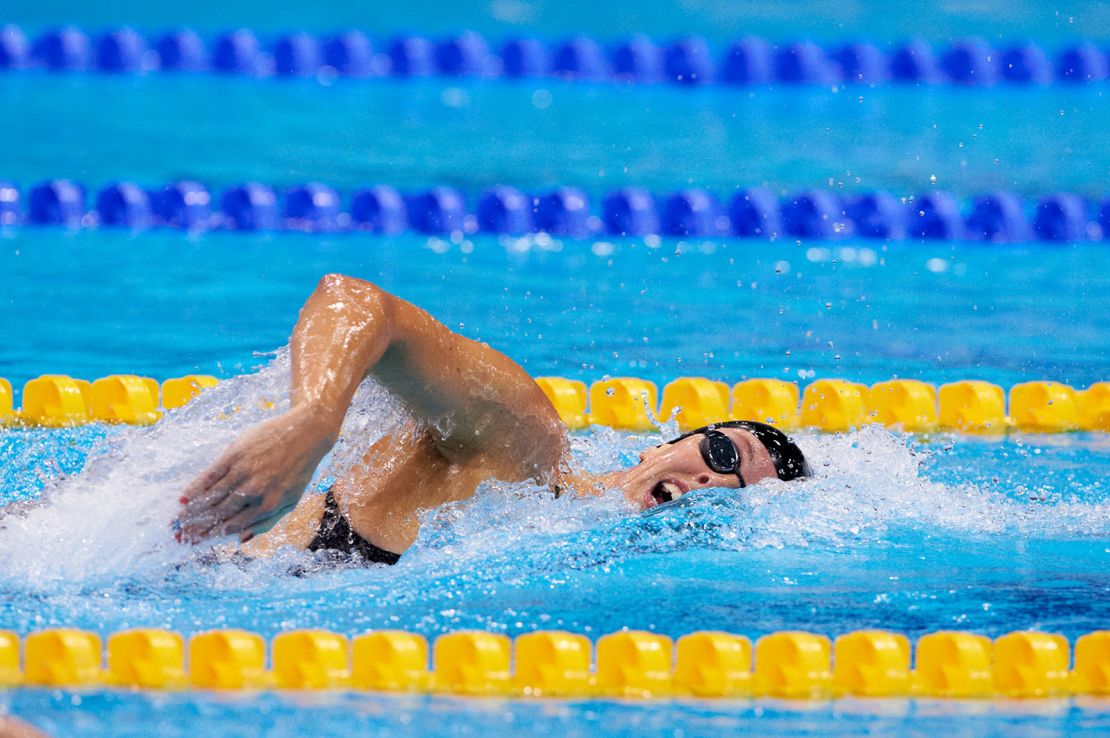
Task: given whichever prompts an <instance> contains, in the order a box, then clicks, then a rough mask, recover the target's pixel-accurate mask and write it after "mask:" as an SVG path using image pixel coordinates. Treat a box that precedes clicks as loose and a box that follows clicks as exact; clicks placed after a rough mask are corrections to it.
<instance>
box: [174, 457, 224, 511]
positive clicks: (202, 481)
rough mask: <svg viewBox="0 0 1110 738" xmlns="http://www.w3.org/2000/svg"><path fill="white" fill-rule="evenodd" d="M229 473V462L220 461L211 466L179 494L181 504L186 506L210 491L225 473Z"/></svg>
mask: <svg viewBox="0 0 1110 738" xmlns="http://www.w3.org/2000/svg"><path fill="white" fill-rule="evenodd" d="M229 471H231V460H230V459H227V460H225V459H220V460H219V461H217V462H216V463H215V464H213V465H212V466H210V467H208V469H207V470H206V471H205V472H204V473H203V474H201V475H200V476H199V477H197V478H196V479H194V480H193V483H192V484H190V485H189V486H188V487H186V488H185V491H184V492H182V493H181V504H183V505H184V504H186V503H188V502H189V501H190V500H192V499H193V498H195V497H198V496H200V495H202V494H203V493H205V492H207V491H209V490H211V489H212V488H213V487H215V486H216V485H217V484H218V483H219V482H220V480H221V479H223V478H224V477H225V476H226V475H227V473H228V472H229Z"/></svg>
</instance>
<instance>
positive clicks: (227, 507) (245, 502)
mask: <svg viewBox="0 0 1110 738" xmlns="http://www.w3.org/2000/svg"><path fill="white" fill-rule="evenodd" d="M259 502H260V500H259V499H258V498H257V497H256V496H255V495H252V494H250V493H249V492H244V491H243V490H238V489H237V490H234V491H233V492H231V494H229V495H227V497H225V498H224V499H223V501H222V502H220V504H218V505H217V506H216V507H214V508H213V509H212V511H211V513H210V514H209V515H206V516H205V521H206V523H207V526H206V527H205V530H204V531H203V533H202V534H201V535H202V536H203V537H204V538H210V537H211V536H212V535H213V532H214V531H216V530H217V529H219V528H221V527H222V526H225V525H227V524H228V523H229V522H230V521H231V520H233V519H234V518H235V517H236V516H237V515H239V514H240V513H242V512H244V511H247V510H250V509H251V508H254V507H257V506H258V504H259ZM239 530H241V528H240V529H236V530H234V531H228V532H233V533H238V532H239Z"/></svg>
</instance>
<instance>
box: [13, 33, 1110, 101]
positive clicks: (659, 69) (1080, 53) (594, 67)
mask: <svg viewBox="0 0 1110 738" xmlns="http://www.w3.org/2000/svg"><path fill="white" fill-rule="evenodd" d="M34 68H38V69H46V70H51V71H67V72H78V71H100V72H106V73H119V74H141V73H145V72H153V71H165V72H209V71H210V72H217V73H224V74H238V75H247V76H254V77H268V76H278V77H302V78H303V77H309V78H311V77H322V78H323V77H335V76H342V77H355V78H370V77H383V76H392V77H401V78H411V77H426V76H430V75H442V76H446V77H472V78H498V77H503V78H510V79H511V78H535V77H555V78H563V79H572V80H584V81H603V80H611V81H616V82H624V83H641V84H651V83H659V82H669V83H673V84H678V85H686V86H698V85H707V84H721V85H753V84H755V85H760V84H773V83H784V84H788V85H799V84H809V85H824V86H832V85H838V84H859V85H868V86H874V85H883V84H888V83H903V84H927V85H934V84H954V85H961V86H968V87H977V88H985V87H990V86H993V85H995V84H998V83H1009V84H1016V85H1029V84H1048V83H1052V82H1059V83H1071V84H1090V83H1096V82H1104V81H1106V80H1107V79H1108V78H1110V51H1108V49H1107V48H1104V47H1102V46H1100V45H1099V44H1097V43H1096V42H1093V41H1090V40H1080V41H1075V42H1072V43H1070V44H1068V45H1066V46H1064V47H1062V48H1060V49H1058V50H1056V51H1055V53H1051V54H1050V53H1049V52H1047V51H1045V50H1044V49H1042V48H1041V47H1040V46H1038V45H1036V44H1034V43H1032V42H1030V41H1015V42H1012V43H1008V44H1005V45H1002V46H998V47H995V46H992V45H990V44H989V43H987V42H986V41H984V40H983V39H980V38H967V39H958V40H953V41H950V42H947V43H945V44H942V45H940V46H939V47H934V46H933V45H931V44H930V43H928V42H926V41H922V40H920V39H912V40H908V41H904V42H901V43H897V44H885V45H879V44H875V43H872V42H867V41H855V42H849V43H843V44H838V45H831V46H821V45H818V44H816V43H813V42H811V41H794V42H789V43H782V44H773V43H771V42H769V41H767V40H765V39H760V38H754V37H746V38H741V39H737V40H735V41H732V42H731V43H729V44H727V45H726V46H725V47H724V48H720V49H714V48H713V47H711V46H710V44H709V43H708V42H707V41H706V40H705V39H702V38H698V37H693V36H691V37H681V38H676V39H673V40H670V41H667V42H663V43H659V42H657V41H655V40H653V39H650V38H648V37H646V36H633V37H632V38H629V39H626V40H623V41H620V42H617V43H613V44H607V43H605V44H603V43H601V42H599V41H597V40H595V39H592V38H589V37H586V36H574V37H571V38H565V39H562V40H559V41H555V42H547V41H545V40H541V39H538V38H532V37H520V38H510V39H506V40H504V41H502V42H501V43H499V44H491V43H490V42H489V41H487V40H486V39H485V38H483V37H482V36H480V35H478V34H476V33H474V32H472V31H464V32H462V33H458V34H456V35H453V36H449V37H445V38H434V39H432V38H427V37H424V36H395V37H392V38H388V39H372V38H371V37H370V36H368V35H367V34H365V33H363V32H361V31H357V30H351V31H345V32H341V33H335V34H330V35H324V36H316V35H313V34H308V33H293V34H289V35H285V36H281V37H278V38H274V39H272V40H267V41H266V42H265V43H264V42H263V41H261V40H259V37H258V36H257V35H256V34H255V33H254V32H253V31H251V30H248V29H238V30H234V31H229V32H227V33H224V34H222V35H219V36H216V37H214V38H204V37H202V36H200V35H199V34H197V33H196V32H195V31H192V30H189V29H181V30H175V31H170V32H167V33H162V34H155V35H153V36H150V37H146V36H143V35H141V34H139V33H138V32H136V31H135V30H133V29H131V28H126V27H122V28H114V29H109V30H107V31H103V32H101V33H98V34H89V33H87V32H86V31H84V30H82V29H80V28H77V27H74V26H63V27H59V28H54V29H51V30H47V31H45V32H43V33H42V34H41V35H39V36H38V37H37V38H34V39H29V38H28V37H27V35H26V34H25V33H24V32H23V31H22V30H21V29H20V28H19V27H18V26H14V25H6V26H0V70H16V69H34Z"/></svg>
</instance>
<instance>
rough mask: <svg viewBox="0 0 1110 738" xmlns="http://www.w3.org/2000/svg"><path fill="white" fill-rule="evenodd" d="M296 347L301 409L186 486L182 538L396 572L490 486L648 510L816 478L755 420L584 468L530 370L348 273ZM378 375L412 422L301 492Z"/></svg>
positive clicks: (302, 329) (260, 429)
mask: <svg viewBox="0 0 1110 738" xmlns="http://www.w3.org/2000/svg"><path fill="white" fill-rule="evenodd" d="M290 349H291V354H292V364H293V380H292V383H293V386H292V392H291V408H290V410H289V411H288V412H286V413H284V414H282V415H281V416H279V417H277V418H274V419H272V420H269V421H266V422H265V423H262V424H260V425H258V426H256V427H254V428H252V429H251V430H249V431H247V432H246V433H245V434H244V435H243V436H242V437H240V438H239V439H238V440H236V441H235V443H233V444H232V445H231V447H230V448H229V449H228V450H227V451H226V452H225V453H224V454H223V456H222V457H221V458H220V459H219V460H218V461H217V462H216V463H215V464H213V465H212V466H211V467H210V468H209V469H208V470H207V471H206V472H205V473H204V474H202V475H201V476H200V477H199V478H198V479H197V480H196V481H194V482H193V484H192V485H190V486H189V488H188V489H187V490H186V491H185V493H184V495H183V496H182V498H181V501H182V503H183V504H184V508H183V510H182V512H181V514H180V517H179V520H178V523H179V535H180V537H181V538H182V539H183V540H185V541H190V542H195V541H199V540H202V539H205V538H209V537H215V536H224V535H230V534H236V533H237V534H239V536H240V540H241V541H243V542H244V543H245V546H244V552H245V553H246V554H248V555H265V554H267V553H270V552H272V551H274V550H276V549H277V548H278V547H280V546H285V545H292V546H295V547H298V548H302V549H308V550H314V551H318V550H326V551H337V552H340V553H345V554H358V555H360V556H361V557H362V558H364V559H366V560H368V561H378V562H382V563H390V564H392V563H394V562H396V561H397V559H398V557H399V556H400V554H401V552H403V551H405V549H407V548H408V547H409V546H411V545H412V543H413V541H414V540H415V539H416V535H417V533H418V530H419V520H418V514H419V512H420V511H421V510H425V509H430V508H433V507H436V506H438V505H442V504H443V503H446V502H451V501H456V500H462V499H466V498H468V497H470V496H472V495H473V494H474V492H475V490H476V489H477V487H478V485H479V484H480V483H481V482H483V481H485V480H487V479H490V478H496V479H499V480H502V481H506V482H522V481H528V480H531V481H534V482H536V483H538V484H541V485H545V486H548V487H549V488H551V489H552V490H553V491H554V492H555V493H556V494H559V493H560V492H561V491H562V490H563V489H573V490H575V491H576V492H578V493H579V494H598V493H600V492H602V491H604V490H605V489H611V488H618V489H620V490H621V492H622V493H623V494H624V496H625V498H627V499H628V500H629V501H630V502H631V503H632V504H633V505H635V506H636V507H638V508H639V509H647V508H649V507H653V506H655V505H658V504H661V503H663V502H667V501H670V500H673V499H676V498H678V497H681V496H682V495H684V494H686V493H687V492H690V491H691V490H695V489H702V488H707V487H744V486H745V485H749V484H755V483H756V482H759V481H760V480H763V479H769V478H778V479H782V480H790V479H796V478H799V477H804V476H806V475H808V473H809V470H808V467H807V465H806V461H805V457H804V456H803V455H802V452H801V451H800V450H799V449H798V447H797V446H796V445H795V444H794V443H793V442H792V441H791V440H790V439H788V438H787V437H786V436H785V435H783V434H782V433H781V432H780V431H778V430H777V429H775V428H771V427H770V426H766V425H763V424H760V423H754V422H731V423H720V424H717V425H715V426H709V427H706V428H703V429H699V430H697V431H694V432H692V433H687V434H685V435H683V436H680V437H679V438H676V439H675V440H673V441H671V442H670V443H667V444H663V445H661V446H656V447H654V448H650V449H647V450H646V451H644V452H643V453H642V454H640V463H639V464H637V465H636V466H633V467H631V468H629V469H622V470H619V471H614V472H609V473H606V474H600V475H594V474H589V473H586V472H584V471H581V470H573V467H572V466H571V465H570V464H569V448H570V447H569V443H568V440H567V435H566V426H565V425H564V424H563V423H562V421H561V420H560V419H559V415H558V413H557V412H556V410H555V408H554V407H553V406H552V405H551V403H550V402H549V401H548V399H547V397H546V396H545V395H544V394H543V392H542V391H541V390H540V388H539V386H537V385H536V383H535V382H534V381H533V380H532V378H531V377H530V376H529V375H528V374H527V373H526V372H525V371H524V370H523V369H522V368H521V367H520V366H518V365H517V364H516V363H515V362H514V361H512V360H511V359H509V358H508V357H507V356H505V355H504V354H502V353H500V352H499V351H496V350H494V349H492V348H490V347H489V346H488V345H486V344H484V343H479V342H477V341H473V340H471V339H469V338H465V337H464V336H461V335H459V334H457V333H455V332H453V331H451V330H450V329H448V328H447V327H446V326H445V325H443V324H442V323H440V322H439V321H437V320H436V319H434V318H433V317H432V316H431V315H429V314H428V313H427V312H425V311H424V310H421V309H420V308H418V307H417V306H415V305H413V304H411V303H408V302H405V301H404V300H402V299H400V298H398V297H396V296H394V295H391V294H389V293H387V292H385V291H384V290H382V289H380V288H378V287H376V286H375V285H373V284H370V283H369V282H365V281H363V280H360V279H355V278H352V277H346V276H342V275H334V274H329V275H327V276H325V277H324V278H323V279H321V280H320V283H319V285H317V287H316V290H315V291H314V292H313V293H312V295H311V296H310V297H309V298H308V301H307V302H306V303H305V305H304V307H303V308H302V309H301V314H300V318H299V319H298V321H297V325H296V327H295V328H294V330H293V336H292V338H291V340H290ZM367 376H372V377H374V378H375V379H376V380H377V381H378V382H380V383H381V384H382V385H384V386H385V387H386V388H387V389H388V390H389V391H390V392H391V393H393V394H394V395H395V396H396V397H397V398H398V399H399V400H400V401H401V402H402V403H403V404H404V405H405V407H406V408H407V409H408V411H409V412H410V414H411V415H412V416H413V417H414V418H415V419H416V422H415V423H414V424H413V425H412V426H411V427H408V428H406V429H404V430H403V431H398V432H393V433H390V434H387V435H385V436H383V437H382V438H380V439H378V440H377V441H376V442H375V443H374V444H373V445H372V446H371V448H370V449H369V451H368V452H367V453H366V455H365V456H364V458H363V461H364V463H363V464H360V465H356V467H355V468H354V469H353V470H352V471H351V472H350V473H349V474H347V475H346V476H344V477H342V478H339V479H337V480H336V482H335V484H334V486H333V487H332V488H331V489H330V490H329V491H328V493H327V494H326V495H318V494H312V495H304V494H303V492H304V490H305V487H306V486H307V484H308V482H309V481H310V479H311V478H312V475H313V472H314V470H315V469H316V466H317V465H318V464H319V463H320V461H321V459H323V457H324V455H325V454H326V453H327V452H328V451H329V450H330V449H331V447H332V446H333V445H334V444H335V443H336V440H337V438H338V434H339V429H340V426H341V424H342V422H343V418H344V415H345V414H346V412H347V408H348V406H349V405H350V403H351V400H352V398H353V397H354V394H355V390H356V389H357V388H358V386H359V384H360V383H361V382H362V381H363V379H365V378H366V377H367ZM267 531H268V532H267ZM264 532H265V533H266V534H265V535H259V534H262V533H264ZM255 536H257V537H255ZM252 539H253V540H252Z"/></svg>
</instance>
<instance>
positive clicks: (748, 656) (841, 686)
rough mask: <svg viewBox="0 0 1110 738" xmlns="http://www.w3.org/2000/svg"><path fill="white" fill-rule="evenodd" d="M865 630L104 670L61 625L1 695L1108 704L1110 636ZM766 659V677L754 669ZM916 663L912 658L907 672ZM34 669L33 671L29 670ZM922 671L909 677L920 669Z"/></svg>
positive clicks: (163, 645)
mask: <svg viewBox="0 0 1110 738" xmlns="http://www.w3.org/2000/svg"><path fill="white" fill-rule="evenodd" d="M913 650H915V651H916V653H915V654H911V646H910V641H909V639H908V638H907V637H906V636H904V635H901V634H899V633H892V632H888V631H882V630H860V631H854V632H851V633H846V634H844V635H840V636H838V637H837V638H836V639H835V641H830V639H829V638H827V637H826V636H824V635H819V634H815V633H808V632H802V631H780V632H775V633H771V634H768V635H765V636H763V637H762V638H759V639H758V640H757V641H756V642H755V646H754V649H753V647H752V643H751V641H750V640H749V639H748V638H746V637H744V636H740V635H733V634H730V633H724V632H719V631H699V632H696V633H691V634H689V635H686V636H683V637H681V638H679V639H678V641H677V643H675V642H672V640H671V639H670V638H669V637H667V636H664V635H659V634H657V633H649V632H645V631H634V630H626V631H620V632H617V633H611V634H608V635H605V636H602V637H600V638H598V640H597V643H596V648H595V644H593V643H591V641H590V639H588V638H587V637H585V636H583V635H578V634H575V633H568V632H565V631H537V632H533V633H526V634H524V635H520V636H518V637H517V638H516V639H515V640H511V639H510V638H509V637H508V636H506V635H502V634H498V633H489V632H484V631H459V632H454V633H448V634H446V635H441V636H439V637H438V638H436V639H435V642H434V645H433V649H432V659H431V668H429V659H428V655H429V649H428V642H427V640H426V639H425V638H424V637H423V636H420V635H418V634H415V633H408V632H405V631H396V630H383V631H375V632H371V633H366V634H363V635H359V636H356V637H355V638H353V639H350V640H349V639H348V638H347V637H346V636H344V635H342V634H339V633H333V632H331V631H326V630H294V631H289V632H285V633H281V634H279V635H276V636H274V638H273V639H272V641H271V643H270V649H269V652H270V654H269V655H270V660H269V664H267V648H266V642H265V640H264V639H263V638H262V636H260V635H258V634H256V633H251V632H248V631H243V630H214V631H208V632H204V633H198V634H196V635H194V636H192V637H191V638H190V639H189V641H188V644H187V646H186V642H185V639H184V638H183V637H182V636H181V635H180V634H178V633H174V632H171V631H166V630H159V629H136V630H127V631H122V632H117V633H113V634H112V635H110V636H109V637H108V648H107V668H104V665H103V660H104V658H103V648H102V644H101V639H100V636H99V635H97V634H96V633H92V632H88V631H83V630H75V629H69V628H58V629H49V630H41V631H38V632H35V633H31V634H30V635H28V636H27V637H26V638H25V639H24V641H23V657H22V659H21V658H20V639H19V637H18V636H17V634H15V633H13V632H10V631H0V687H16V686H28V687H48V688H75V687H84V688H95V687H120V688H132V689H188V688H193V689H208V690H262V689H275V688H276V689H286V690H373V691H382V692H436V693H445V694H454V695H469V696H476V697H477V696H511V697H578V698H581V697H617V698H631V699H648V698H670V697H690V696H694V697H704V698H714V697H747V696H753V697H775V698H787V699H810V700H812V699H830V698H838V697H846V696H852V697H931V698H960V699H967V698H977V699H990V698H1048V697H1065V696H1069V695H1099V696H1106V695H1110V631H1107V630H1101V631H1096V632H1093V633H1088V634H1086V635H1084V636H1081V637H1080V638H1078V639H1077V640H1076V642H1075V658H1074V663H1073V661H1072V654H1071V644H1070V643H1069V642H1068V640H1067V639H1066V638H1064V637H1063V636H1061V635H1056V634H1052V633H1043V632H1037V631H1015V632H1012V633H1008V634H1006V635H1003V636H1000V637H998V638H996V639H994V640H993V641H992V640H991V639H989V638H987V637H985V636H981V635H976V634H973V633H967V632H960V631H939V632H935V633H928V634H926V635H923V636H921V637H920V638H918V639H917V644H916V649H913ZM753 651H754V665H753ZM911 656H914V657H915V660H913V659H911ZM21 664H22V666H21ZM911 664H912V665H911Z"/></svg>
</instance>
